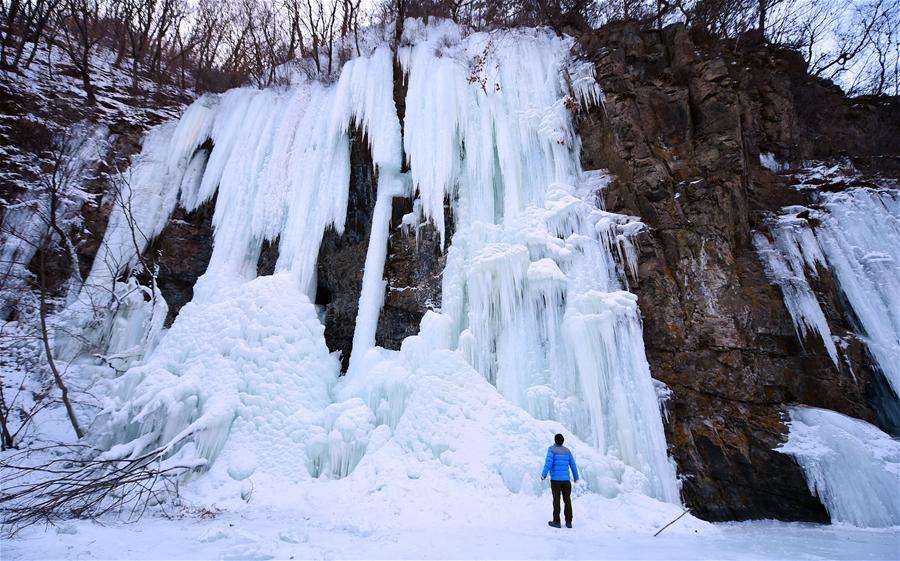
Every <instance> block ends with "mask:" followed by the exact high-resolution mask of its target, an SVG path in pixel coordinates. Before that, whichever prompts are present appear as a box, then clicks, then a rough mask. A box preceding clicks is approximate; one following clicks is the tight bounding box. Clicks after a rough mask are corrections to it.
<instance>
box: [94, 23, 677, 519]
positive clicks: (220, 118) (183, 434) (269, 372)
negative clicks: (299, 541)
mask: <svg viewBox="0 0 900 561" xmlns="http://www.w3.org/2000/svg"><path fill="white" fill-rule="evenodd" d="M402 44H403V45H404V46H401V47H400V48H399V50H398V52H397V57H398V59H399V61H400V65H399V66H400V68H401V69H402V71H403V72H405V73H406V78H407V80H408V91H407V94H406V99H405V103H406V115H405V120H404V123H403V125H404V126H403V129H402V130H403V134H402V136H401V127H400V122H399V119H398V117H397V111H396V108H395V106H394V99H393V83H394V79H395V77H394V76H393V68H394V66H393V61H392V56H393V53H392V52H391V51H390V50H389V49H387V48H385V47H378V48H376V49H374V50H373V51H372V52H371V53H370V54H369V55H366V56H361V57H358V58H356V59H354V60H352V61H350V62H348V63H347V64H346V65H345V67H344V69H343V71H342V72H341V74H340V77H339V79H338V80H337V82H336V83H335V84H333V85H325V84H321V83H315V82H309V81H301V82H299V83H296V84H294V85H292V86H290V87H288V88H284V89H267V90H256V89H247V88H243V89H236V90H231V91H229V92H226V93H224V94H221V95H216V96H213V95H207V96H204V97H203V98H201V99H199V100H198V101H196V102H195V103H194V104H193V105H191V106H190V107H188V108H187V110H186V111H185V113H184V115H183V116H182V117H181V119H180V120H179V121H178V122H171V123H166V124H164V125H161V126H159V127H157V128H156V129H154V130H153V131H152V132H151V133H150V134H149V135H148V137H147V139H146V140H145V144H144V149H143V151H142V154H141V156H140V157H139V158H137V159H136V160H135V162H134V163H133V165H132V168H131V170H130V171H129V172H128V173H127V178H128V180H127V181H125V182H124V183H125V196H124V197H123V198H124V199H125V200H127V201H128V202H129V204H128V205H127V206H125V205H121V207H117V209H116V210H115V211H114V215H113V217H112V218H111V220H110V226H109V228H108V231H107V234H106V240H105V241H106V243H104V245H103V248H102V250H101V254H100V255H99V256H98V259H97V262H96V263H95V266H94V269H93V270H92V272H91V279H90V280H91V282H89V283H88V286H94V285H100V284H109V283H111V282H114V280H115V279H116V278H117V277H118V275H119V274H120V273H121V272H122V271H123V270H124V269H125V268H127V267H128V266H133V265H134V264H135V260H136V259H137V256H138V255H140V253H141V252H142V251H143V249H144V246H145V244H146V243H147V241H148V240H149V239H151V238H152V237H153V236H155V235H157V234H158V233H159V232H160V231H161V230H162V228H163V227H164V225H165V223H166V221H167V219H168V217H169V215H170V214H171V213H172V211H173V209H174V208H175V206H176V205H179V204H180V205H182V206H184V207H185V208H187V209H188V210H190V209H193V208H196V207H198V206H199V205H200V204H202V203H203V202H205V201H209V200H211V198H212V197H213V195H215V196H216V200H215V210H214V215H213V226H214V230H215V232H214V246H213V254H212V257H211V260H210V263H209V267H208V270H207V271H206V273H205V274H204V275H203V276H202V277H201V278H200V280H199V281H198V283H197V286H196V287H195V290H194V299H193V300H192V301H191V302H190V303H189V304H188V305H186V306H185V307H184V308H183V309H182V310H181V312H180V314H179V315H178V317H177V319H176V320H175V322H174V324H173V326H172V327H171V329H170V330H168V332H166V333H165V334H164V335H163V336H162V339H161V340H159V342H158V343H157V344H156V346H155V349H153V350H152V351H150V352H148V353H146V356H144V357H142V358H141V360H140V361H138V363H136V364H135V365H133V366H132V367H131V368H130V369H129V370H128V371H127V372H126V373H125V374H124V375H123V376H122V377H121V378H120V379H119V380H117V381H115V382H114V383H113V394H114V399H113V400H112V401H111V403H110V404H109V406H108V407H107V408H106V411H105V412H104V414H103V416H102V419H103V423H102V426H103V428H102V429H101V430H99V431H98V433H99V434H100V435H102V445H103V446H104V448H106V449H108V450H109V451H108V452H107V454H108V455H109V456H111V457H130V456H134V455H136V454H140V453H142V452H145V451H148V450H154V449H163V450H164V451H165V454H166V455H169V456H171V457H176V458H183V459H184V461H186V462H188V464H189V465H196V466H207V468H208V469H210V470H211V471H212V472H213V473H218V474H219V475H221V476H222V477H223V478H224V479H223V480H232V481H242V480H245V479H246V478H248V477H250V476H253V477H254V478H256V479H259V478H261V477H264V476H265V477H268V476H279V477H286V478H289V479H292V480H295V481H296V480H305V479H308V478H320V477H321V478H349V479H352V478H354V477H357V478H365V477H367V476H366V474H370V475H371V474H373V473H374V474H375V475H373V476H372V477H373V478H375V479H377V478H378V477H383V475H382V476H378V475H377V474H379V473H383V472H384V471H385V470H390V469H393V466H395V465H396V464H397V463H398V460H397V457H398V455H401V456H402V457H403V458H405V460H404V461H403V462H400V463H401V464H402V465H404V466H409V467H406V468H404V469H407V475H408V477H410V478H413V479H415V478H418V477H420V476H421V471H420V470H421V468H420V467H417V466H419V465H421V464H427V465H428V466H430V467H429V469H438V470H441V472H442V473H447V474H449V475H451V476H453V477H458V478H462V479H465V480H472V481H481V482H482V483H480V484H481V485H489V484H491V482H494V481H499V482H502V483H503V484H504V485H505V486H506V487H507V488H508V489H510V490H511V491H513V492H537V491H538V490H539V486H538V485H537V481H536V477H535V475H536V473H537V471H536V469H535V465H536V464H535V454H536V453H537V454H538V455H540V452H541V451H542V448H543V446H545V445H546V441H547V439H548V438H549V435H552V434H553V433H554V432H564V433H565V434H567V435H569V437H570V438H569V441H567V442H571V444H572V448H573V449H574V451H575V453H576V454H578V455H579V456H580V457H581V458H582V460H581V464H582V465H584V466H585V468H584V472H585V480H586V482H587V485H588V488H589V489H590V490H592V491H594V492H598V493H602V494H604V495H607V496H614V495H616V494H618V493H621V492H629V491H636V492H641V493H645V494H648V495H650V496H652V497H655V498H657V499H660V500H663V501H667V502H672V503H677V502H678V501H679V494H678V486H677V482H676V478H675V469H674V465H673V463H672V461H671V460H670V459H669V458H668V455H667V452H666V443H665V439H664V436H663V426H662V420H661V415H660V410H659V405H658V400H657V394H656V390H655V388H654V384H653V380H652V379H651V377H650V371H649V366H648V364H647V361H646V358H645V354H644V348H643V342H642V334H641V330H642V327H641V320H640V313H639V310H638V307H637V303H636V298H635V296H634V295H632V294H630V293H628V292H626V291H625V290H624V289H626V288H627V285H626V280H627V278H628V276H629V275H630V276H631V277H632V278H633V277H634V275H635V274H636V251H635V245H634V244H635V235H636V234H637V233H638V232H639V231H640V230H641V229H642V227H643V226H642V225H641V223H640V222H639V221H638V220H637V219H636V218H635V217H628V216H621V215H616V214H612V213H608V212H605V211H604V210H603V209H602V206H601V204H600V198H599V195H598V193H597V190H598V188H599V187H601V186H602V185H603V184H604V182H605V181H606V180H607V179H606V178H605V176H604V174H603V173H602V172H597V171H595V172H585V171H583V170H582V169H581V165H580V160H579V153H580V141H579V138H578V135H577V134H576V131H575V127H574V123H573V116H572V110H573V109H574V108H576V107H577V106H579V105H582V106H583V105H589V104H592V103H598V102H600V100H601V93H600V91H599V88H598V87H597V85H596V82H595V81H594V80H593V77H592V74H591V72H592V71H591V67H590V64H587V63H584V62H577V61H573V60H572V59H573V57H572V53H571V51H572V48H573V43H572V41H571V40H570V39H565V38H560V37H556V36H554V35H552V34H550V33H548V32H546V31H536V30H520V31H514V32H502V33H491V34H483V33H477V34H473V35H469V36H464V34H463V33H462V31H461V30H460V29H459V28H458V27H456V26H454V25H452V24H449V23H447V22H436V23H433V24H431V25H429V26H425V25H423V24H421V23H420V22H415V21H413V20H410V21H409V22H408V24H407V28H406V37H405V38H404V41H403V43H402ZM353 126H357V127H359V128H361V129H362V130H363V131H364V132H365V138H366V139H367V140H368V143H369V148H370V150H371V154H372V160H373V162H374V164H375V166H376V168H377V177H378V182H377V197H376V204H375V211H374V218H373V224H372V229H371V234H370V235H371V238H370V240H369V245H368V251H367V255H366V259H365V268H364V272H363V285H362V291H361V296H360V301H359V314H358V317H357V321H356V325H355V331H354V341H353V343H354V344H353V354H352V356H351V357H350V368H349V370H348V373H347V376H345V377H339V369H338V362H337V360H336V357H334V356H333V355H330V354H329V353H328V352H327V348H326V346H325V341H324V338H323V333H322V329H323V328H322V326H321V323H320V322H319V321H318V319H317V318H316V315H315V309H314V306H313V305H312V304H311V303H310V301H311V300H312V299H313V297H314V295H315V288H316V287H315V278H316V272H315V265H316V259H317V255H318V251H319V245H320V243H321V240H322V236H323V233H324V231H325V230H326V228H329V227H333V228H335V229H336V230H337V231H338V232H340V231H341V230H342V228H343V225H344V219H345V216H346V213H347V203H348V188H349V186H348V183H349V138H350V132H351V131H350V128H351V127H353ZM404 158H405V162H404ZM404 164H408V169H409V171H408V172H403V171H402V170H403V169H404ZM396 196H409V197H413V198H414V199H415V203H414V208H415V209H416V213H414V214H413V215H412V216H407V217H405V218H404V221H403V224H404V227H409V226H415V225H416V221H418V220H430V221H432V222H433V223H434V224H435V225H436V226H437V229H438V230H439V232H440V233H441V236H442V237H444V236H446V235H447V232H448V231H449V229H448V228H447V224H445V223H444V217H445V205H447V204H449V205H450V207H451V214H452V216H453V220H454V228H453V235H452V239H450V240H448V241H449V245H448V247H447V252H448V256H447V265H446V269H445V271H444V277H443V301H442V307H441V310H440V311H439V312H438V311H433V312H429V313H428V314H426V316H425V318H424V319H423V320H422V325H421V329H420V334H419V335H417V336H414V337H410V338H407V339H406V340H405V341H404V342H403V345H402V348H401V350H400V351H387V350H385V349H381V348H378V347H376V346H375V330H376V327H377V320H378V316H379V313H380V309H381V306H382V299H383V296H384V287H385V284H384V279H383V274H384V271H383V270H384V264H385V256H386V244H387V239H388V236H389V233H390V232H389V228H390V215H391V202H392V198H393V197H396ZM135 225H136V226H137V231H139V232H140V233H141V236H139V237H137V238H135V236H133V232H134V230H135V228H134V226H135ZM276 239H277V240H278V243H279V259H278V263H277V266H276V273H275V274H274V275H272V276H267V277H260V278H256V264H257V260H258V257H259V253H260V248H261V245H262V243H263V241H264V240H270V241H272V240H276ZM129 317H131V316H129ZM134 317H136V318H139V319H140V321H142V322H144V323H146V314H143V315H142V314H134ZM134 321H138V319H135V320H134ZM154 337H155V336H154ZM133 339H134V337H131V336H129V337H128V341H129V343H128V344H130V341H132V340H133ZM120 346H127V345H126V344H125V343H122V344H120ZM298 464H305V469H297V465H298Z"/></svg>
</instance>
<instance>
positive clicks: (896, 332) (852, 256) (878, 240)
mask: <svg viewBox="0 0 900 561" xmlns="http://www.w3.org/2000/svg"><path fill="white" fill-rule="evenodd" d="M813 197H814V199H815V200H816V201H817V202H818V203H819V204H820V205H821V206H822V207H823V208H824V209H825V210H824V211H821V212H818V211H812V210H810V209H807V208H804V207H787V208H785V209H784V212H785V214H784V215H782V216H779V217H777V218H775V219H773V220H772V221H770V223H769V225H770V229H771V231H772V235H773V237H774V245H773V244H772V243H771V242H769V241H768V240H767V239H766V238H765V237H764V236H762V235H761V234H756V235H755V236H754V243H755V244H756V247H757V250H758V251H759V252H760V255H761V257H762V258H763V262H764V264H765V266H766V272H767V274H768V275H769V277H770V278H771V279H772V280H773V281H774V282H775V283H776V284H778V285H779V286H780V287H781V288H782V291H783V293H784V297H785V304H786V305H787V307H788V310H789V311H790V312H791V317H792V318H793V319H794V324H795V326H797V329H798V331H799V332H800V335H801V337H802V335H803V334H805V333H806V330H807V329H814V330H815V331H817V332H818V333H819V334H820V335H821V336H822V340H823V342H824V343H825V347H826V348H827V349H828V352H829V354H830V355H831V357H832V359H833V360H834V361H835V364H838V362H837V360H838V359H837V350H836V349H835V346H834V343H833V341H832V337H831V333H830V330H829V329H828V323H827V321H826V320H825V316H824V313H823V312H822V309H821V307H820V306H819V303H818V301H817V300H816V298H815V295H814V294H813V292H812V289H811V288H810V286H809V283H808V281H807V277H806V275H807V274H811V275H814V276H815V275H816V274H817V272H816V268H817V267H819V266H823V267H827V268H828V269H830V270H831V272H832V273H833V275H834V278H835V280H836V281H837V285H838V287H839V288H840V290H841V292H842V293H843V295H844V296H845V297H846V299H847V303H848V304H849V305H850V308H851V309H852V312H853V318H854V319H855V320H856V321H858V325H856V326H855V328H856V329H857V330H858V332H859V335H860V336H861V337H862V338H863V340H864V341H865V342H866V345H867V346H868V348H869V351H870V353H871V354H872V357H873V358H874V360H875V363H876V364H877V366H878V368H879V369H881V371H882V372H883V373H884V375H885V377H886V378H887V380H888V382H889V383H890V385H891V387H892V388H893V389H894V391H895V392H898V393H900V192H898V191H896V190H891V189H867V188H864V189H850V190H848V191H844V192H840V193H828V192H820V193H814V194H813ZM801 212H805V213H807V214H809V215H810V216H811V217H814V218H815V219H816V223H817V224H816V226H815V228H812V227H811V226H810V223H809V221H807V220H806V219H804V218H800V217H799V216H798V215H799V214H800V213H801Z"/></svg>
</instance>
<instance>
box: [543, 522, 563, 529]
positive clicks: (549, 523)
mask: <svg viewBox="0 0 900 561" xmlns="http://www.w3.org/2000/svg"><path fill="white" fill-rule="evenodd" d="M547 525H548V526H553V527H554V528H562V526H561V525H560V523H559V522H554V521H552V520H551V521H550V522H547Z"/></svg>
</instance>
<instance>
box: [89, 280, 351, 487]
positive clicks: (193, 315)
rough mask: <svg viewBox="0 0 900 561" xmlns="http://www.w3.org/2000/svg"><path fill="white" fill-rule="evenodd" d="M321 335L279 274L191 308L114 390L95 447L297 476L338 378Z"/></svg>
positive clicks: (243, 473)
mask: <svg viewBox="0 0 900 561" xmlns="http://www.w3.org/2000/svg"><path fill="white" fill-rule="evenodd" d="M323 329H324V328H323V327H322V324H321V323H320V322H319V320H318V317H317V316H316V311H315V307H314V306H313V305H312V304H311V303H310V302H309V301H308V300H307V298H306V296H304V295H303V293H302V291H301V290H300V288H299V286H298V284H297V281H296V279H295V278H293V276H292V275H290V274H288V273H281V274H277V275H274V276H270V277H260V278H257V279H255V280H253V281H251V282H248V283H246V284H244V285H242V286H240V287H238V288H235V289H232V290H228V291H223V292H221V293H220V294H219V296H218V297H217V298H216V299H213V300H209V301H206V302H203V303H198V302H190V303H189V304H187V305H186V306H185V307H184V308H183V309H182V311H181V313H180V314H179V316H178V321H176V322H175V324H173V326H172V328H171V329H170V330H169V332H168V333H167V334H166V337H165V338H164V339H163V340H162V342H161V343H160V345H159V346H158V347H157V348H156V350H155V351H154V352H153V353H152V354H151V356H150V357H149V358H148V359H147V361H146V363H145V364H143V365H141V366H137V367H134V368H132V369H130V370H129V371H128V372H127V373H126V374H124V375H123V376H122V377H121V378H120V379H119V380H117V381H116V383H115V384H114V391H115V394H114V396H113V401H112V403H110V405H109V407H108V408H107V410H106V411H105V413H104V414H103V415H101V418H100V422H101V423H102V426H101V428H100V430H99V431H96V432H97V433H99V434H101V435H104V436H105V438H106V440H105V441H103V442H100V445H101V446H102V447H104V448H107V449H109V452H107V453H106V455H107V457H110V458H113V457H114V458H128V457H136V456H138V455H140V454H141V453H143V452H146V451H150V450H154V449H156V448H160V447H163V448H165V449H166V455H175V454H177V453H179V452H180V451H182V449H185V450H184V452H183V454H184V456H185V457H191V458H197V459H200V460H205V461H206V462H212V461H213V460H215V459H216V458H217V457H218V456H219V455H220V454H221V455H223V456H224V457H225V462H224V468H225V469H226V470H227V471H228V472H229V473H230V474H232V477H234V478H235V479H243V478H245V477H249V475H250V474H252V473H253V472H254V471H255V470H256V469H257V466H258V469H260V470H270V471H275V472H276V473H278V474H280V475H285V476H288V477H291V478H297V477H302V472H304V471H305V470H302V469H298V468H297V467H296V465H297V463H298V460H297V459H298V458H303V457H305V455H306V452H305V448H306V445H307V442H308V440H309V434H310V425H312V424H315V423H317V422H319V416H320V415H321V414H322V411H324V410H325V409H326V407H328V406H329V405H330V404H331V398H330V394H329V391H330V388H331V386H332V385H333V384H334V382H335V380H336V379H337V375H338V371H339V365H338V362H337V360H336V358H335V357H333V356H331V355H330V354H329V352H328V348H327V347H326V346H325V341H324V338H323ZM301 465H302V462H301ZM307 477H308V474H307Z"/></svg>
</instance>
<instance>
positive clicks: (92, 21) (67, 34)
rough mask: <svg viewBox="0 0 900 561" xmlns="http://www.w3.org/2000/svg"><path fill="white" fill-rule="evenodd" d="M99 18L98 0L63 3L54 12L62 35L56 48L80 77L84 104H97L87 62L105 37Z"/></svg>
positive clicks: (75, 0) (71, 0)
mask: <svg viewBox="0 0 900 561" xmlns="http://www.w3.org/2000/svg"><path fill="white" fill-rule="evenodd" d="M102 19H103V3H102V2H100V0H63V1H62V4H61V6H60V9H59V10H58V12H57V28H58V29H59V30H60V32H61V35H62V41H61V42H60V46H61V47H62V49H63V51H65V53H66V54H67V55H68V57H69V61H70V62H71V63H72V66H74V67H75V70H76V71H77V72H78V76H79V78H81V82H82V87H83V88H84V94H85V96H86V98H87V103H88V105H96V104H97V97H96V94H95V91H94V84H93V82H92V81H91V59H92V57H93V52H94V49H95V48H96V46H97V44H98V43H99V42H100V40H101V39H103V37H104V35H105V26H103V25H101V23H102Z"/></svg>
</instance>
